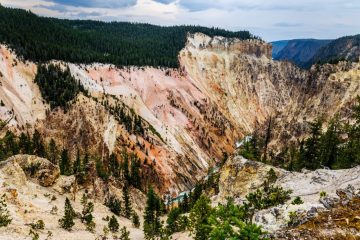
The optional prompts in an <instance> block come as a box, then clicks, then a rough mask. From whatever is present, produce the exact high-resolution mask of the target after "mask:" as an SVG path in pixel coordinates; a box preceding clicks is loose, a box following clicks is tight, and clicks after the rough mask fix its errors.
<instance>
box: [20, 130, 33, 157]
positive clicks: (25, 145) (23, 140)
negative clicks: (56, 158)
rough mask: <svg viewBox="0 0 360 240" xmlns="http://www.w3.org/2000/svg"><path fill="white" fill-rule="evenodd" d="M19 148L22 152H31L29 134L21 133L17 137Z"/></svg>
mask: <svg viewBox="0 0 360 240" xmlns="http://www.w3.org/2000/svg"><path fill="white" fill-rule="evenodd" d="M19 150H20V152H21V153H22V154H31V153H32V149H31V140H30V137H29V134H25V133H23V132H22V133H21V134H20V137H19Z"/></svg>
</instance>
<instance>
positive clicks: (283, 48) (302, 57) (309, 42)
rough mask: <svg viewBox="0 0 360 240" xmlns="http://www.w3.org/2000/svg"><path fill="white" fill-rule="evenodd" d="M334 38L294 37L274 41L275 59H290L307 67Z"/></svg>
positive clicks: (300, 65)
mask: <svg viewBox="0 0 360 240" xmlns="http://www.w3.org/2000/svg"><path fill="white" fill-rule="evenodd" d="M331 41H332V40H318V39H293V40H282V41H276V42H272V44H273V59H275V60H288V61H291V62H293V63H295V64H296V65H298V66H299V67H305V66H307V65H308V62H309V61H310V60H311V59H312V57H313V56H314V55H315V54H316V53H317V51H318V50H319V49H320V48H321V47H323V46H325V45H326V44H328V43H330V42H331Z"/></svg>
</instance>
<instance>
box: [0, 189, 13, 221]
mask: <svg viewBox="0 0 360 240" xmlns="http://www.w3.org/2000/svg"><path fill="white" fill-rule="evenodd" d="M11 222H12V218H11V217H10V212H9V210H8V209H7V204H6V201H5V194H3V195H2V196H1V198H0V227H6V226H7V225H9V224H10V223H11Z"/></svg>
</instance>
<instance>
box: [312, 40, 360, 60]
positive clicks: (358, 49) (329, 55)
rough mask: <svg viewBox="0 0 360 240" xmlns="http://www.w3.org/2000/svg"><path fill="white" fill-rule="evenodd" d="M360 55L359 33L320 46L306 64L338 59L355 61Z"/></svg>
mask: <svg viewBox="0 0 360 240" xmlns="http://www.w3.org/2000/svg"><path fill="white" fill-rule="evenodd" d="M359 56H360V34H358V35H354V36H346V37H342V38H338V39H336V40H334V41H332V42H330V43H329V44H327V45H324V46H323V47H322V48H320V49H319V50H318V51H317V52H316V53H315V55H314V56H313V57H312V58H311V59H310V60H309V62H308V63H307V66H308V67H310V66H311V65H312V64H314V63H320V64H324V63H337V62H339V61H344V60H346V61H351V62H357V61H358V60H359Z"/></svg>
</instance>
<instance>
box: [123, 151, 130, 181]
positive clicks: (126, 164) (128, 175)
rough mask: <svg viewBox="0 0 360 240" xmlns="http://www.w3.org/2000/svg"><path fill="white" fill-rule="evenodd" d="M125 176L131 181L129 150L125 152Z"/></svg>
mask: <svg viewBox="0 0 360 240" xmlns="http://www.w3.org/2000/svg"><path fill="white" fill-rule="evenodd" d="M123 156H124V158H123V167H122V169H123V177H124V179H125V180H126V181H128V182H131V178H130V173H129V157H128V156H129V155H128V153H127V152H125V153H124V154H123Z"/></svg>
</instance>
